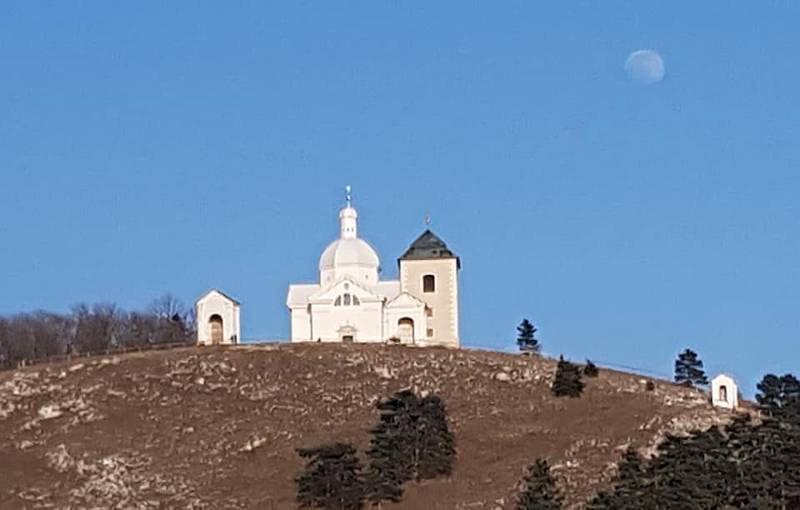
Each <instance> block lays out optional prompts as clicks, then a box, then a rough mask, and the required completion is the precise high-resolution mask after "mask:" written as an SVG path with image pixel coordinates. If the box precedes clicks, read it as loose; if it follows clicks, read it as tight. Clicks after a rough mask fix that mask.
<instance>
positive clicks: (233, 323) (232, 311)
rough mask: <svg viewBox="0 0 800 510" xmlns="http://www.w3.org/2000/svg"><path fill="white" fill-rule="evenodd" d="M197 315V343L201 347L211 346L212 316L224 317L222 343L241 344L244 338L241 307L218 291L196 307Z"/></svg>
mask: <svg viewBox="0 0 800 510" xmlns="http://www.w3.org/2000/svg"><path fill="white" fill-rule="evenodd" d="M195 308H196V315H197V343H198V344H199V345H210V344H211V328H210V326H209V319H210V318H211V316H212V315H219V316H220V317H222V343H223V344H235V343H239V341H241V338H242V332H241V328H240V323H239V319H240V312H239V305H238V304H236V302H235V301H233V300H231V299H228V298H227V297H225V296H224V295H223V294H221V293H219V292H217V291H211V292H209V293H208V294H206V295H205V296H203V297H202V298H200V300H198V301H197V304H196V305H195Z"/></svg>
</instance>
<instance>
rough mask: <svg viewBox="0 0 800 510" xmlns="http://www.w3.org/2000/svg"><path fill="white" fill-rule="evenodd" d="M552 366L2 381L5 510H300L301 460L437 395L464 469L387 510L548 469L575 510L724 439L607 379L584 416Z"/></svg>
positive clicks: (691, 412)
mask: <svg viewBox="0 0 800 510" xmlns="http://www.w3.org/2000/svg"><path fill="white" fill-rule="evenodd" d="M554 369H555V361H554V360H550V359H544V358H540V357H536V356H519V355H511V354H503V353H497V352H486V351H475V350H449V349H431V348H428V349H425V348H413V347H393V346H372V345H363V344H356V345H342V344H335V345H333V344H269V345H251V346H248V345H243V346H238V347H227V348H211V347H205V348H194V347H192V348H183V349H175V350H171V351H156V352H145V353H136V354H128V355H124V356H107V357H97V358H84V359H77V360H73V361H70V362H63V363H59V364H53V365H46V366H45V365H42V366H34V367H29V368H26V369H20V370H16V371H10V372H4V373H0V458H2V459H3V462H2V473H1V474H2V476H0V508H31V509H33V508H126V509H127V508H137V509H148V508H187V509H188V508H191V509H200V508H208V509H223V508H231V509H233V508H243V509H244V508H246V509H269V508H281V509H282V508H295V506H296V505H295V502H294V497H295V486H294V482H293V479H294V477H295V475H296V474H297V473H298V471H299V470H300V468H301V466H302V462H301V459H300V458H299V457H298V456H297V454H296V453H295V451H294V449H295V448H296V447H308V446H314V445H317V444H320V443H323V442H330V441H346V442H352V443H354V444H355V445H357V446H358V447H359V448H362V449H363V448H364V447H365V446H366V445H367V444H368V442H369V429H370V428H371V427H372V426H373V425H374V424H375V422H376V419H377V411H376V409H375V406H374V404H375V402H377V400H378V399H380V398H382V397H385V396H388V395H390V394H391V393H392V392H394V391H396V390H399V389H401V388H412V389H414V390H416V391H419V392H434V393H436V394H438V395H440V396H441V397H442V398H443V399H444V401H445V403H446V405H447V408H448V412H449V418H450V425H451V430H452V431H453V433H454V435H455V438H456V446H457V451H458V457H457V461H456V466H455V470H454V473H453V476H452V478H451V479H449V480H441V481H430V482H425V483H423V484H414V483H410V484H408V485H407V490H406V494H405V497H404V500H403V502H402V503H400V504H398V505H394V506H392V505H389V506H388V507H387V508H409V509H412V508H443V509H445V508H446V509H452V508H457V509H496V508H511V503H512V502H513V498H514V494H515V492H516V486H517V483H518V481H519V479H520V477H521V475H522V472H523V468H524V467H525V466H526V465H528V464H530V463H531V462H533V461H534V459H536V458H537V457H539V456H544V457H547V458H548V459H549V460H550V462H551V464H552V465H553V466H554V474H555V476H556V477H557V479H558V481H559V483H560V486H561V487H562V488H563V489H564V492H565V495H566V496H567V502H568V503H569V504H570V506H572V507H579V506H580V503H582V502H583V501H585V500H586V499H587V498H588V497H590V496H591V495H592V494H593V493H594V492H595V491H596V490H597V489H598V488H600V487H603V486H604V484H606V483H607V481H608V479H609V478H610V475H611V473H612V471H613V467H614V464H615V462H616V461H617V460H618V459H619V458H620V457H621V455H622V453H623V451H624V450H625V448H626V447H628V446H629V445H632V446H634V447H636V448H639V449H641V450H642V451H643V452H646V451H652V448H653V446H654V445H655V444H656V443H657V441H658V440H659V439H660V438H661V437H663V435H664V434H665V433H667V432H682V431H688V430H691V429H695V428H702V427H706V426H709V425H711V424H714V423H719V422H721V421H723V420H725V419H726V418H727V416H728V415H727V414H725V413H723V412H720V411H717V410H714V409H713V408H712V407H711V406H710V404H708V403H707V402H706V398H705V395H704V394H703V393H701V392H698V391H695V390H692V389H687V388H683V387H677V386H674V385H672V384H669V383H667V382H665V381H657V380H656V381H654V382H655V390H654V391H646V390H645V385H646V382H647V381H648V380H650V379H646V378H643V377H642V376H639V375H634V374H627V373H622V372H616V371H611V370H604V369H601V371H600V376H599V377H598V378H596V379H587V388H586V390H585V392H584V394H583V396H582V397H581V398H580V399H556V398H554V397H553V396H552V395H551V393H550V389H549V385H550V381H551V379H552V376H553V373H554Z"/></svg>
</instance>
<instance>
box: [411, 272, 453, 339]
mask: <svg viewBox="0 0 800 510" xmlns="http://www.w3.org/2000/svg"><path fill="white" fill-rule="evenodd" d="M426 274H432V275H434V276H435V277H436V292H433V293H425V292H423V291H422V289H423V287H422V278H423V277H424V276H425V275H426ZM400 287H401V291H403V292H408V293H409V294H411V295H413V296H415V297H417V298H419V299H421V300H422V301H424V302H425V303H427V304H428V306H429V307H431V308H432V309H433V317H431V318H430V319H427V325H428V327H430V328H432V329H433V337H432V338H426V343H427V344H428V345H446V346H449V347H458V346H459V327H458V321H459V318H458V263H457V261H456V259H454V258H453V259H430V260H401V261H400ZM426 329H427V328H426ZM424 333H425V332H423V336H424V337H427V335H425V334H424Z"/></svg>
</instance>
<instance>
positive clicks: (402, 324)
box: [397, 317, 414, 344]
mask: <svg viewBox="0 0 800 510" xmlns="http://www.w3.org/2000/svg"><path fill="white" fill-rule="evenodd" d="M397 336H398V337H399V338H400V342H401V343H404V344H410V343H414V319H411V318H410V317H403V318H402V319H400V320H399V321H397Z"/></svg>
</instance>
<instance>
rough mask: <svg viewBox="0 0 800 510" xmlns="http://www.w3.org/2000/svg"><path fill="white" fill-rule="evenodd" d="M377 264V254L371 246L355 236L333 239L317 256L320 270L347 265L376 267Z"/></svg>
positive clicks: (378, 261) (366, 267) (365, 267)
mask: <svg viewBox="0 0 800 510" xmlns="http://www.w3.org/2000/svg"><path fill="white" fill-rule="evenodd" d="M379 265H380V260H379V259H378V254H377V253H375V250H373V249H372V246H370V245H369V244H368V243H367V242H366V241H364V240H363V239H359V238H357V237H354V238H351V239H337V240H335V241H334V242H332V243H331V244H329V245H328V247H327V248H325V251H323V252H322V256H321V257H320V258H319V270H320V271H324V270H326V269H338V268H345V267H348V266H350V267H352V266H356V267H358V268H364V269H377V268H378V266H379Z"/></svg>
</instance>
